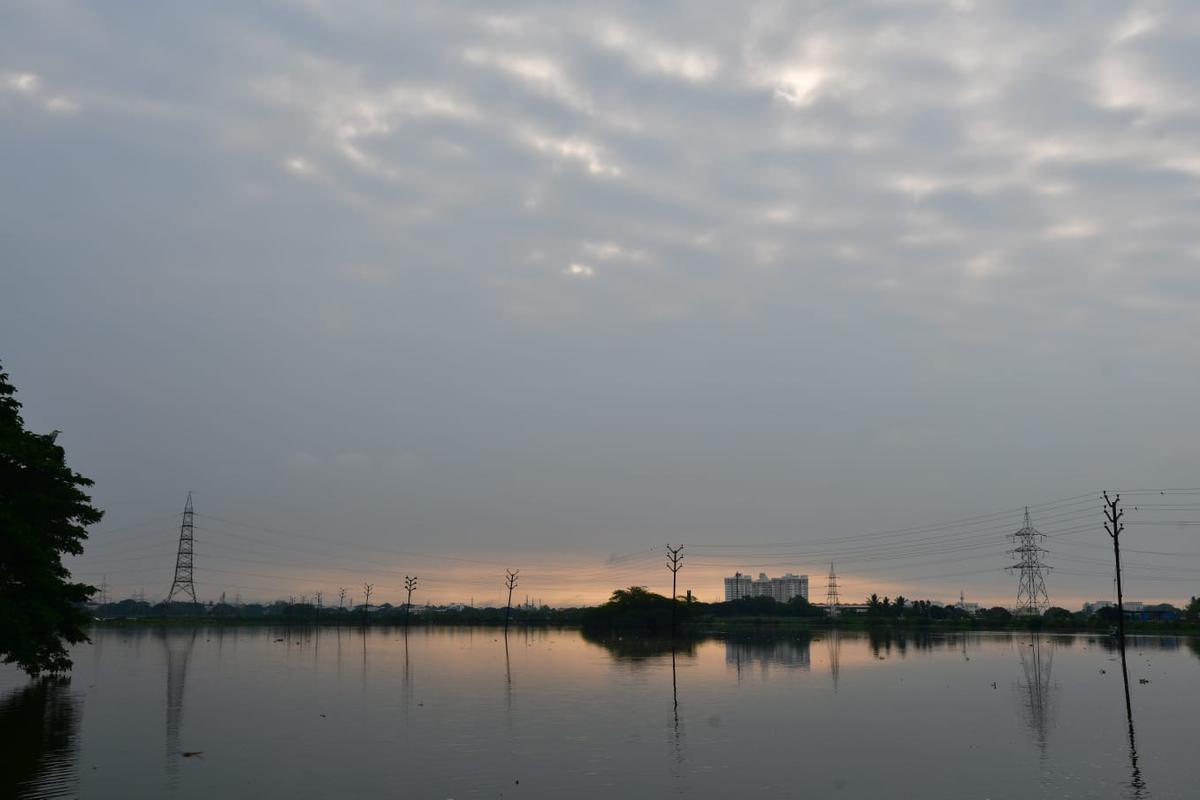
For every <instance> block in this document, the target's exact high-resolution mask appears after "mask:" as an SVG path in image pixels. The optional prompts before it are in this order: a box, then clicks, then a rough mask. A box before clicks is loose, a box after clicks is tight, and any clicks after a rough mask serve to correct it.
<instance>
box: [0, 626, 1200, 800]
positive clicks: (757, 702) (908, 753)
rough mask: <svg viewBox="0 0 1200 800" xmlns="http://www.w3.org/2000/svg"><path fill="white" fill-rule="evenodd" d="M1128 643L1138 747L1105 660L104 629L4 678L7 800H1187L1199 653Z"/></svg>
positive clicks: (1074, 643)
mask: <svg viewBox="0 0 1200 800" xmlns="http://www.w3.org/2000/svg"><path fill="white" fill-rule="evenodd" d="M1131 642H1132V644H1133V647H1132V650H1131V651H1130V655H1131V661H1130V669H1131V676H1130V679H1131V682H1132V684H1133V685H1132V692H1133V711H1134V717H1133V722H1134V728H1133V732H1132V733H1133V735H1132V737H1131V731H1130V728H1129V725H1128V723H1127V720H1126V716H1125V705H1124V695H1123V691H1122V688H1121V677H1120V664H1119V662H1118V661H1117V660H1115V654H1114V652H1113V651H1112V645H1111V642H1110V641H1109V640H1108V639H1107V638H1105V637H1091V636H1049V635H1042V636H1041V637H1039V638H1033V637H1031V636H1029V635H1009V634H966V635H955V634H944V635H943V634H938V635H921V636H917V635H913V634H908V635H899V634H895V633H893V634H890V635H887V634H883V635H874V634H872V635H867V634H846V633H842V634H821V635H818V636H816V637H813V638H808V637H801V636H795V635H791V636H779V637H762V638H755V637H745V638H736V639H725V640H720V639H708V640H705V641H699V642H694V643H690V644H687V645H681V646H679V648H678V649H677V650H676V652H675V653H674V654H672V652H671V649H670V646H669V645H665V644H663V643H661V642H657V643H656V642H648V641H645V640H636V639H625V640H621V641H616V642H605V643H601V642H594V641H589V640H588V639H586V638H584V637H583V636H581V635H580V634H579V633H578V632H576V631H569V630H566V631H553V630H551V631H541V630H539V631H517V632H514V633H513V634H510V636H509V637H508V640H507V646H506V642H505V639H504V637H503V635H502V634H500V633H499V632H497V631H495V630H484V629H477V630H472V629H417V628H414V629H413V631H412V632H411V633H410V634H409V635H408V636H407V637H405V636H404V633H403V631H402V630H382V629H372V630H369V631H368V632H367V633H366V634H365V635H364V634H363V633H362V632H361V631H359V630H353V629H343V630H340V631H339V630H337V629H332V628H327V629H323V630H321V631H319V632H317V631H314V630H297V629H291V630H286V629H267V628H198V629H196V630H190V629H189V630H181V629H169V630H157V629H136V630H111V629H107V630H97V631H95V632H94V634H93V643H92V644H91V645H82V646H79V647H77V648H76V649H75V651H74V657H75V671H74V674H73V675H72V677H71V679H70V681H69V682H67V683H50V682H30V681H27V680H26V679H25V678H24V677H23V676H22V675H21V674H20V673H18V672H16V671H15V670H12V669H11V668H7V667H6V668H2V669H0V742H3V758H2V759H0V763H2V766H0V797H9V796H16V797H39V798H40V797H85V798H92V797H96V798H108V797H113V798H142V797H178V798H214V797H249V796H255V797H259V798H272V797H285V798H289V799H292V798H344V797H372V798H375V797H414V798H425V797H429V798H471V797H510V798H520V797H537V798H551V797H553V798H564V797H572V798H581V797H661V796H664V795H681V796H685V797H697V798H708V797H714V798H715V797H721V798H729V797H745V796H752V794H753V793H768V794H767V795H764V796H773V797H799V796H805V797H817V798H825V797H832V798H885V797H913V798H935V799H937V800H941V799H942V798H946V800H950V799H951V798H953V799H954V800H958V799H959V798H1030V797H1047V798H1049V797H1054V798H1059V797H1080V798H1128V797H1155V798H1191V797H1200V756H1197V750H1196V741H1197V740H1196V733H1195V732H1196V725H1197V722H1198V721H1200V691H1197V690H1198V689H1200V641H1197V640H1192V639H1186V638H1176V637H1164V638H1153V639H1151V638H1135V639H1132V640H1131ZM1141 679H1145V680H1147V681H1148V682H1147V683H1141V682H1140V681H1141ZM1131 745H1132V746H1131ZM195 753H198V755H194V754H195Z"/></svg>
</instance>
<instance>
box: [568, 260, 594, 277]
mask: <svg viewBox="0 0 1200 800" xmlns="http://www.w3.org/2000/svg"><path fill="white" fill-rule="evenodd" d="M563 274H564V275H566V276H567V277H570V278H594V277H595V276H596V270H595V269H593V268H592V267H589V266H588V265H587V264H577V263H575V262H572V263H570V264H568V265H567V268H566V269H564V270H563Z"/></svg>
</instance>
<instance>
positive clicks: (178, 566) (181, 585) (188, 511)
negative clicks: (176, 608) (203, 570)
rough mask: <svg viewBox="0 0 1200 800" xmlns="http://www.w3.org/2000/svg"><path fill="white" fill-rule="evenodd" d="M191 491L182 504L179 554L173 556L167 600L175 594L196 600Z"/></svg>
mask: <svg viewBox="0 0 1200 800" xmlns="http://www.w3.org/2000/svg"><path fill="white" fill-rule="evenodd" d="M192 541H193V535H192V493H191V492H188V496H187V503H185V504H184V506H183V522H181V523H180V525H179V554H178V555H176V556H175V580H174V581H173V582H172V583H171V591H169V592H167V602H168V603H169V602H171V601H172V600H173V599H175V595H176V594H182V595H184V596H186V597H190V598H192V602H193V603H195V602H196V584H195V583H193V582H192Z"/></svg>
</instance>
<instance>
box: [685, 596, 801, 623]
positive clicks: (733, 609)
mask: <svg viewBox="0 0 1200 800" xmlns="http://www.w3.org/2000/svg"><path fill="white" fill-rule="evenodd" d="M704 611H705V612H706V613H708V614H710V615H712V616H713V617H803V618H824V617H825V609H823V608H821V607H820V606H814V605H813V604H812V603H810V602H808V601H807V600H805V599H804V598H803V597H793V598H792V599H791V600H789V601H787V602H786V603H779V602H776V600H775V599H774V598H772V597H743V598H740V599H738V600H727V601H726V602H724V603H712V604H710V605H708V606H706V607H704Z"/></svg>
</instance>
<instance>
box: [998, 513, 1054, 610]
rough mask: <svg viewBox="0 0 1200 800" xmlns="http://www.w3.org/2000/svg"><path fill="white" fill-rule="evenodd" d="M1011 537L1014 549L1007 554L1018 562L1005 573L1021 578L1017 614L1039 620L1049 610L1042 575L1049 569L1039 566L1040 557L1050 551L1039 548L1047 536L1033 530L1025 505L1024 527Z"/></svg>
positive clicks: (1048, 600)
mask: <svg viewBox="0 0 1200 800" xmlns="http://www.w3.org/2000/svg"><path fill="white" fill-rule="evenodd" d="M1011 538H1012V540H1013V549H1012V550H1010V551H1009V553H1010V554H1011V555H1013V556H1016V558H1017V563H1016V564H1013V565H1012V566H1011V567H1009V568H1008V571H1009V572H1017V573H1018V574H1019V575H1020V578H1019V579H1018V581H1017V613H1018V614H1027V615H1032V616H1039V617H1040V616H1041V615H1042V612H1044V611H1045V610H1046V609H1047V608H1049V607H1050V597H1049V596H1048V595H1047V594H1046V577H1045V574H1044V573H1046V572H1048V571H1049V570H1050V569H1051V568H1050V567H1048V566H1046V565H1045V564H1043V563H1042V554H1043V553H1047V552H1049V551H1048V550H1046V548H1044V547H1042V540H1043V539H1045V538H1046V534H1044V533H1042V532H1040V531H1039V530H1038V529H1037V528H1035V527H1033V522H1032V521H1031V520H1030V518H1029V507H1028V506H1026V507H1025V524H1024V525H1022V526H1021V530H1019V531H1017V532H1016V533H1014V534H1012V535H1011Z"/></svg>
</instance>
